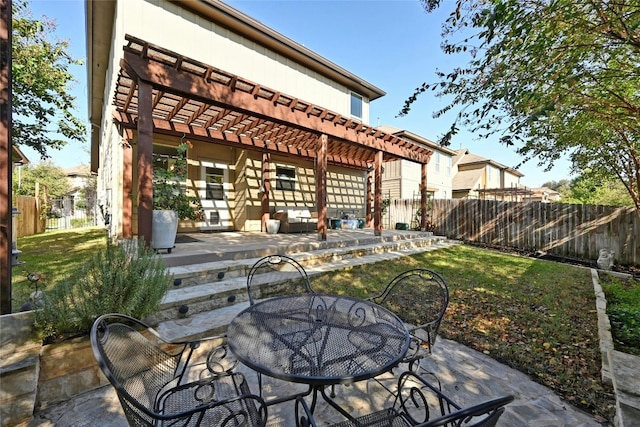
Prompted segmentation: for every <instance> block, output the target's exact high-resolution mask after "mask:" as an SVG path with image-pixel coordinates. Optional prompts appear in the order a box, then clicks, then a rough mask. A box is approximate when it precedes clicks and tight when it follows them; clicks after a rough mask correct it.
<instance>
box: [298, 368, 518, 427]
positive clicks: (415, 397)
mask: <svg viewBox="0 0 640 427" xmlns="http://www.w3.org/2000/svg"><path fill="white" fill-rule="evenodd" d="M428 375H430V376H433V378H434V379H435V384H434V383H430V382H428V381H427V380H426V379H425V378H424V377H421V376H418V375H417V374H416V373H414V372H412V371H406V372H403V373H402V374H401V375H400V377H399V379H398V393H397V394H395V399H394V400H393V405H392V406H391V407H389V408H384V409H381V410H379V411H376V412H373V413H371V414H367V415H363V416H359V417H356V418H353V419H349V420H345V421H342V422H339V423H337V424H333V425H332V426H331V427H350V426H354V427H361V426H367V427H390V426H393V427H396V426H414V427H415V426H419V427H436V426H467V427H493V426H495V425H496V423H497V422H498V419H499V418H500V416H501V415H502V414H503V413H504V409H505V406H506V405H507V404H508V403H510V402H512V401H513V396H511V395H505V396H502V397H498V398H495V399H491V400H487V401H485V402H482V403H479V404H475V405H472V406H468V407H464V408H463V407H461V406H460V405H458V404H456V403H455V402H454V401H453V400H452V399H451V398H449V397H447V396H446V395H444V394H443V393H442V387H441V385H440V382H439V381H438V379H437V378H436V377H435V375H433V374H428ZM295 417H296V426H298V427H317V426H318V423H317V421H316V420H315V419H314V415H313V414H312V413H311V410H310V409H309V406H308V405H307V403H306V401H305V400H304V398H302V397H298V398H297V399H296V408H295ZM323 425H324V424H323Z"/></svg>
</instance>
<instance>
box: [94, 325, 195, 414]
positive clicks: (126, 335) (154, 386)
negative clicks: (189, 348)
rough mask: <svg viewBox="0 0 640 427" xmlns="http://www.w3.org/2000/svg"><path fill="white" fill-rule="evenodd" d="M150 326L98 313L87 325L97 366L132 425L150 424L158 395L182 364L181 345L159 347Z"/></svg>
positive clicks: (178, 377)
mask: <svg viewBox="0 0 640 427" xmlns="http://www.w3.org/2000/svg"><path fill="white" fill-rule="evenodd" d="M159 342H163V341H162V339H161V338H160V337H159V336H158V334H157V332H155V331H154V330H153V329H152V328H150V327H149V326H147V325H146V324H144V323H143V322H141V321H139V320H137V319H134V318H132V317H129V316H125V315H122V314H113V313H112V314H106V315H103V316H100V317H99V318H98V319H97V320H96V321H95V322H94V324H93V327H92V328H91V346H92V348H93V354H94V356H95V358H96V361H97V362H98V366H99V367H100V369H101V370H102V372H103V373H104V375H105V376H106V377H107V379H108V380H109V382H110V383H111V384H112V385H113V387H114V388H115V389H116V392H117V394H118V398H119V399H120V403H121V404H122V407H123V409H124V412H125V416H126V417H127V419H128V420H129V422H130V423H131V424H132V425H141V426H146V425H149V426H151V425H154V424H153V423H154V421H153V420H154V418H153V417H152V411H151V410H150V409H153V407H154V403H155V402H156V401H157V398H158V395H159V394H160V393H161V392H162V391H163V390H164V389H165V388H166V387H167V386H175V385H177V384H178V383H179V382H180V380H181V377H182V374H183V371H184V366H183V363H182V362H181V358H182V354H183V352H184V348H185V346H184V345H178V346H172V347H171V348H170V349H169V348H167V349H163V348H161V347H160V345H158V343H159Z"/></svg>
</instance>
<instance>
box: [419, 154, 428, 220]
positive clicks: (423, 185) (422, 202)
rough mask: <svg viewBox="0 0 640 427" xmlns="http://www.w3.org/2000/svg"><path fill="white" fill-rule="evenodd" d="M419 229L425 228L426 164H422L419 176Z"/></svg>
mask: <svg viewBox="0 0 640 427" xmlns="http://www.w3.org/2000/svg"><path fill="white" fill-rule="evenodd" d="M420 230H421V231H426V230H427V164H426V163H423V164H422V173H421V177H420Z"/></svg>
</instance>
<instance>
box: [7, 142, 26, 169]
mask: <svg viewBox="0 0 640 427" xmlns="http://www.w3.org/2000/svg"><path fill="white" fill-rule="evenodd" d="M11 150H12V151H13V153H12V156H11V161H12V162H13V165H14V166H15V165H28V164H29V159H27V156H25V155H24V153H23V152H22V151H21V150H20V149H19V148H18V147H16V146H15V145H12V146H11Z"/></svg>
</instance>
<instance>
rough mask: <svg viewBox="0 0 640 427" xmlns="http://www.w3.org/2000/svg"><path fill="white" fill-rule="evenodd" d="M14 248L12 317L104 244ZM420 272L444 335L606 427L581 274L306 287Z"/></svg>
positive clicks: (494, 265) (467, 250)
mask: <svg viewBox="0 0 640 427" xmlns="http://www.w3.org/2000/svg"><path fill="white" fill-rule="evenodd" d="M18 246H19V249H20V250H22V251H23V254H22V255H21V256H20V259H21V260H24V261H27V264H26V265H25V271H21V269H20V267H18V268H15V269H14V270H13V278H14V282H13V283H14V286H15V287H14V296H17V295H18V294H20V295H22V298H23V300H21V302H20V303H19V304H18V305H17V306H18V308H19V306H20V305H21V304H22V302H23V301H24V300H25V299H26V297H28V294H29V292H30V291H31V290H30V288H29V286H28V282H27V281H26V271H27V270H28V271H37V272H41V273H43V275H44V280H43V281H45V282H46V283H48V286H55V283H56V282H57V281H58V280H59V279H60V278H61V277H63V276H64V275H66V274H68V273H69V272H71V271H72V270H73V269H77V268H78V267H79V266H80V265H82V263H83V262H84V261H85V260H86V259H87V254H88V253H89V252H90V251H95V250H98V249H100V248H103V247H105V246H106V239H105V235H104V230H103V229H99V228H93V229H83V230H74V231H66V232H52V233H46V234H43V235H38V236H31V237H26V238H22V239H19V240H18ZM417 267H423V268H429V269H432V270H434V271H436V272H438V273H440V274H441V275H443V277H444V278H445V279H446V280H447V282H448V284H449V288H450V294H451V301H450V304H449V307H448V309H447V312H446V313H445V317H444V320H443V323H442V327H441V330H440V333H441V335H442V336H444V337H445V338H449V339H452V340H455V341H458V342H460V343H462V344H465V345H467V346H469V347H472V348H474V349H476V350H478V351H481V352H483V353H485V354H487V355H489V356H491V357H493V358H494V359H496V360H499V361H501V362H503V363H505V364H507V365H509V366H511V367H513V368H515V369H518V370H520V371H522V372H524V373H526V374H528V375H529V376H530V377H531V378H532V379H534V380H535V381H537V382H539V383H541V384H544V385H546V386H547V387H549V388H551V389H552V390H554V391H555V392H557V393H558V394H559V395H561V396H562V397H564V398H565V399H566V400H567V401H569V402H571V403H572V404H575V405H576V406H578V407H581V408H583V409H585V410H588V411H590V412H591V413H593V414H594V415H595V416H596V417H598V418H599V419H600V420H602V421H607V422H609V423H612V421H613V415H614V412H615V409H614V405H615V401H614V398H613V394H612V390H611V389H610V388H609V387H607V386H605V385H603V384H602V383H601V380H600V369H601V359H600V351H599V342H598V329H597V320H596V306H595V295H594V291H593V285H592V282H591V276H590V273H589V270H588V269H584V268H579V267H574V266H569V265H565V264H559V263H555V262H551V261H544V260H538V259H532V258H526V257H520V256H516V255H510V254H505V253H500V252H496V251H491V250H486V249H481V248H475V247H472V246H466V245H459V246H454V247H450V248H447V249H440V250H437V251H432V252H425V253H422V254H418V255H413V256H409V257H403V258H400V259H397V260H393V261H384V262H382V263H376V264H368V265H363V266H357V267H352V268H349V269H345V270H340V271H333V272H329V273H326V274H323V275H321V276H316V277H314V279H313V286H314V288H316V289H318V290H320V291H324V292H331V293H337V294H343V295H345V294H346V295H353V296H356V297H367V296H371V295H374V294H377V293H378V292H380V291H381V290H382V289H383V288H384V286H385V285H386V283H388V282H389V281H390V280H391V279H392V278H393V277H395V276H396V275H397V274H399V273H401V272H403V271H405V270H407V269H410V268H417ZM46 289H48V288H45V290H46ZM632 298H635V297H632ZM14 301H15V300H14ZM635 301H638V298H635ZM14 310H17V309H16V303H15V302H14ZM436 348H437V344H436ZM436 351H437V350H436Z"/></svg>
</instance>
